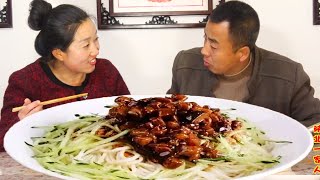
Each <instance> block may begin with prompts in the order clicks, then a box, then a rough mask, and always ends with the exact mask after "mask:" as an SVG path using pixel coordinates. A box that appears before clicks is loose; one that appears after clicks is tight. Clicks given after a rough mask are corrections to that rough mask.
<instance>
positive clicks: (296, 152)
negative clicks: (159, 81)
mask: <svg viewBox="0 0 320 180" xmlns="http://www.w3.org/2000/svg"><path fill="white" fill-rule="evenodd" d="M132 97H133V98H135V99H141V98H145V97H161V96H160V95H155V96H150V95H144V96H132ZM162 97H164V96H162ZM114 99H115V97H109V98H99V99H92V100H85V101H79V102H74V103H69V104H64V105H61V106H56V107H53V108H49V109H46V110H44V111H41V112H39V113H36V114H33V115H31V116H29V117H27V118H25V119H23V120H22V121H19V122H18V123H16V124H15V125H14V126H12V127H11V128H10V130H9V131H8V132H7V133H6V136H5V138H4V147H5V149H6V151H7V153H8V154H9V155H10V156H11V157H12V158H13V159H15V160H16V161H18V162H19V163H20V164H22V165H23V166H26V167H28V168H30V169H33V170H35V171H38V172H41V173H44V174H47V175H50V176H55V177H58V178H62V179H74V178H71V177H67V176H63V175H60V174H57V173H54V172H51V171H48V170H46V169H44V168H43V167H42V166H40V165H39V164H38V163H37V161H36V160H35V159H33V158H32V155H33V152H32V150H31V149H30V148H29V147H28V146H27V145H26V144H25V142H29V143H31V142H32V141H31V139H30V137H39V136H42V135H43V133H44V132H43V131H42V130H40V129H34V128H31V127H33V126H45V125H54V124H58V123H62V122H66V121H70V120H74V119H75V118H76V117H75V114H80V115H87V114H92V113H95V114H106V113H107V111H108V109H107V108H105V106H106V105H112V104H114ZM187 101H194V102H197V103H198V104H200V105H209V106H210V107H217V108H220V109H222V110H223V109H230V108H235V109H236V110H234V111H230V115H231V116H234V117H237V116H238V117H243V118H246V119H248V120H249V121H251V122H253V123H254V124H255V125H256V126H257V127H258V128H260V129H262V130H263V131H265V132H266V134H267V136H268V137H270V138H271V139H273V140H286V141H292V142H293V143H291V144H285V145H277V146H276V148H275V149H274V150H273V151H272V153H273V154H274V155H276V156H278V155H280V156H282V158H281V159H280V161H281V162H280V163H279V164H277V165H276V166H274V167H273V168H271V169H268V170H265V171H263V172H258V173H256V174H254V175H250V176H247V177H244V178H240V179H257V178H261V177H264V176H267V175H271V174H274V173H277V172H280V171H283V170H286V169H288V168H290V167H291V166H293V165H294V164H296V163H298V162H299V161H301V160H302V159H303V158H305V157H306V156H307V155H308V153H309V152H310V151H311V149H312V146H313V137H312V135H311V133H310V132H309V131H308V130H307V128H306V127H304V126H303V125H301V124H300V123H299V122H297V121H296V120H293V119H291V118H290V117H287V116H285V115H283V114H280V113H277V112H274V111H271V110H269V109H265V108H261V107H258V106H253V105H249V104H245V103H240V102H235V101H229V100H223V99H216V98H207V97H198V96H189V98H188V100H187Z"/></svg>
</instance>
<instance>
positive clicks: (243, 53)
mask: <svg viewBox="0 0 320 180" xmlns="http://www.w3.org/2000/svg"><path fill="white" fill-rule="evenodd" d="M237 54H238V56H239V60H240V62H243V61H245V60H247V59H248V58H249V56H250V48H249V47H248V46H244V47H242V48H240V49H238V52H237Z"/></svg>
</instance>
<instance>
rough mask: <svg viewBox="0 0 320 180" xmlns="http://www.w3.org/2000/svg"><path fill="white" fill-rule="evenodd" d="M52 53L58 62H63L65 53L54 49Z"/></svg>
mask: <svg viewBox="0 0 320 180" xmlns="http://www.w3.org/2000/svg"><path fill="white" fill-rule="evenodd" d="M51 53H52V55H53V56H54V57H55V58H56V59H57V60H59V61H63V51H61V49H54V50H52V52H51Z"/></svg>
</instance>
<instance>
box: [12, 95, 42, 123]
mask: <svg viewBox="0 0 320 180" xmlns="http://www.w3.org/2000/svg"><path fill="white" fill-rule="evenodd" d="M23 106H25V107H24V108H23V109H21V110H20V111H19V113H18V117H19V119H20V120H21V119H23V118H25V117H27V116H29V115H31V114H33V113H36V112H39V111H41V110H42V107H43V105H41V104H40V101H39V100H38V101H33V102H31V100H30V99H29V98H26V99H25V100H24V104H23Z"/></svg>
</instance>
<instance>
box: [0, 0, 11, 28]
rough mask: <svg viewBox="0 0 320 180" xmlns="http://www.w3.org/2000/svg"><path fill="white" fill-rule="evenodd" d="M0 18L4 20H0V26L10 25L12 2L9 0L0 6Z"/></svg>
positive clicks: (7, 26)
mask: <svg viewBox="0 0 320 180" xmlns="http://www.w3.org/2000/svg"><path fill="white" fill-rule="evenodd" d="M0 18H1V20H3V21H4V22H0V28H11V27H12V3H11V0H7V5H5V6H4V7H0Z"/></svg>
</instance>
